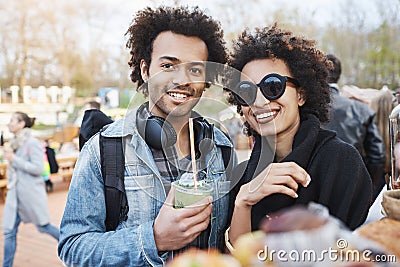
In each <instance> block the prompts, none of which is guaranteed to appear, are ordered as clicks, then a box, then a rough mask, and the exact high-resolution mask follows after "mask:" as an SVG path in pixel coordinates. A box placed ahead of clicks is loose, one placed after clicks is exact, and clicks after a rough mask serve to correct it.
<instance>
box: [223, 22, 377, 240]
mask: <svg viewBox="0 0 400 267" xmlns="http://www.w3.org/2000/svg"><path fill="white" fill-rule="evenodd" d="M329 64H330V62H329V61H328V60H327V58H326V56H325V55H324V54H323V53H322V52H321V51H319V50H317V49H316V48H315V42H314V41H312V40H307V39H305V38H302V37H299V36H295V35H294V34H293V33H292V32H290V31H285V30H282V29H280V28H278V27H277V25H276V24H275V25H273V26H272V27H266V28H263V29H257V30H256V31H255V32H254V33H252V32H250V31H249V30H245V31H244V32H243V33H242V34H241V36H240V37H239V38H238V39H237V40H235V42H234V47H233V52H232V55H231V60H230V66H231V67H233V68H235V69H236V70H239V71H240V74H239V75H236V81H235V82H234V83H233V86H232V87H231V88H229V91H230V93H229V99H228V101H229V102H230V103H232V104H235V105H236V106H237V109H238V112H239V113H240V115H241V116H244V119H245V121H246V123H245V126H246V128H247V133H248V134H249V135H252V136H253V137H254V140H255V143H254V148H253V151H252V154H251V156H250V159H249V160H248V161H246V162H244V163H242V164H241V165H239V166H238V169H237V171H236V172H235V171H234V173H242V175H241V177H240V180H239V182H238V184H237V185H236V187H235V188H234V190H233V191H232V196H231V199H232V201H231V207H230V210H231V212H232V213H233V215H232V216H233V217H232V219H231V226H230V230H228V231H227V232H226V240H227V241H229V240H232V241H233V242H234V241H236V239H237V237H238V236H239V235H241V234H243V233H246V232H250V231H251V230H256V229H258V227H259V225H260V222H261V220H263V219H264V218H266V217H268V216H269V214H271V213H273V212H275V211H278V210H281V209H283V208H285V207H289V206H292V205H295V204H307V203H309V202H311V201H313V202H317V203H320V204H322V205H325V206H326V207H328V209H329V211H330V213H331V214H332V215H334V216H336V217H338V218H339V219H341V220H342V221H343V222H344V223H345V224H346V225H347V226H348V227H350V228H351V229H354V228H356V227H357V226H359V225H360V224H362V223H363V221H364V220H365V218H366V216H367V212H368V208H369V206H370V202H371V179H370V177H369V175H368V172H367V170H366V168H365V165H364V164H363V161H362V159H361V156H360V155H359V153H358V152H357V150H356V149H355V148H354V147H352V146H350V145H348V144H346V143H344V142H342V141H341V140H340V139H338V138H337V137H335V133H334V132H332V131H328V130H323V129H321V127H320V124H321V123H324V122H326V121H327V119H328V110H329V103H330V92H329V86H328V82H327V74H328V72H327V68H328V67H329V66H330V65H329ZM234 78H235V77H234ZM233 80H235V79H233ZM228 237H229V239H228ZM229 244H230V243H229V242H227V245H228V246H229Z"/></svg>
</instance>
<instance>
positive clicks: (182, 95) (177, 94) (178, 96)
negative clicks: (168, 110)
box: [169, 93, 187, 99]
mask: <svg viewBox="0 0 400 267" xmlns="http://www.w3.org/2000/svg"><path fill="white" fill-rule="evenodd" d="M169 95H170V96H172V97H175V98H181V99H183V98H186V97H187V95H184V94H179V93H170V94H169Z"/></svg>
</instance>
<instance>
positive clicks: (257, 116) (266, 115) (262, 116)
mask: <svg viewBox="0 0 400 267" xmlns="http://www.w3.org/2000/svg"><path fill="white" fill-rule="evenodd" d="M275 114H276V111H271V112H266V113H263V114H258V115H256V118H257V119H264V118H268V117H271V116H274V115H275Z"/></svg>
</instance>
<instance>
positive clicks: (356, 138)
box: [324, 54, 389, 199]
mask: <svg viewBox="0 0 400 267" xmlns="http://www.w3.org/2000/svg"><path fill="white" fill-rule="evenodd" d="M327 58H328V59H329V60H330V61H331V62H332V64H333V67H332V68H330V69H329V75H328V82H329V87H330V89H331V94H332V110H331V114H330V118H329V123H328V124H326V125H324V127H325V128H326V129H330V130H333V131H335V132H336V134H337V136H338V137H339V138H340V139H342V140H343V141H345V142H346V143H349V144H351V145H353V146H354V147H355V148H356V149H357V150H358V151H359V152H360V154H361V156H362V157H363V160H364V163H365V165H366V166H367V169H368V172H369V174H370V176H371V179H372V184H373V199H375V197H376V196H377V195H378V194H379V192H380V191H381V189H382V187H383V185H384V184H385V177H384V167H385V158H386V151H385V146H384V143H383V140H382V136H381V134H380V132H379V129H378V127H377V125H376V123H375V121H374V117H375V112H374V111H373V110H372V109H370V108H369V107H368V106H367V105H366V104H364V103H362V102H360V101H357V100H354V99H349V98H347V97H344V96H342V95H340V93H339V86H338V81H339V79H340V75H341V73H342V67H341V62H340V60H339V59H338V58H337V57H336V56H335V55H332V54H328V55H327ZM386 120H389V117H387V118H386Z"/></svg>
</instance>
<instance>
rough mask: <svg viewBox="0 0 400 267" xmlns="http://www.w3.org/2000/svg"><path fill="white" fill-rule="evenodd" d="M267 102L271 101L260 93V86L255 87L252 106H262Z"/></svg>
mask: <svg viewBox="0 0 400 267" xmlns="http://www.w3.org/2000/svg"><path fill="white" fill-rule="evenodd" d="M269 103H271V101H270V100H268V99H267V98H265V96H264V95H263V94H262V93H261V90H260V88H258V87H257V95H256V100H255V101H254V103H253V106H256V107H263V106H264V105H267V104H269Z"/></svg>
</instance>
